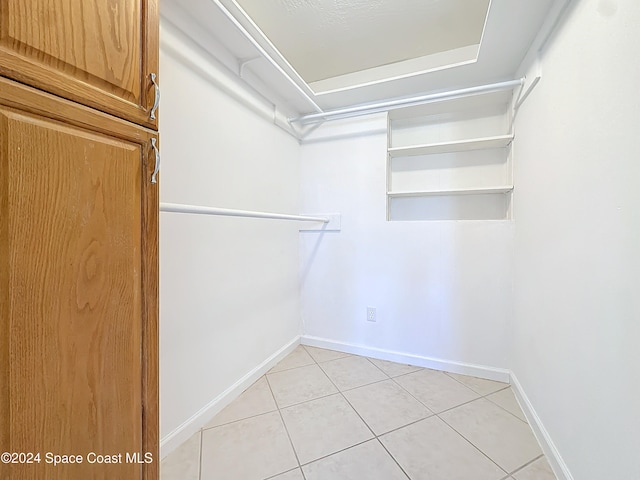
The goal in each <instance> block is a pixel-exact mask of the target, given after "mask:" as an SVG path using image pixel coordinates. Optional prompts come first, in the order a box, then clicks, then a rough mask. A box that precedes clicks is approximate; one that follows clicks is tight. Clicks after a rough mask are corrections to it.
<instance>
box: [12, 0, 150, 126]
mask: <svg viewBox="0 0 640 480" xmlns="http://www.w3.org/2000/svg"><path fill="white" fill-rule="evenodd" d="M157 72H158V6H157V0H102V1H98V0H28V1H25V0H0V74H1V75H3V76H5V77H9V78H13V79H15V80H17V81H19V82H22V83H25V84H28V85H32V86H34V87H36V88H39V89H42V90H45V91H47V92H51V93H54V94H56V95H59V96H62V97H65V98H68V99H70V100H73V101H75V102H79V103H82V104H85V105H88V106H91V107H94V108H97V109H99V110H101V111H104V112H108V113H111V114H113V115H116V116H118V117H121V118H125V119H127V120H130V121H132V122H135V123H138V124H141V125H145V126H148V127H152V128H154V127H157V121H156V120H150V118H149V114H150V109H151V108H152V106H153V103H154V97H155V90H154V87H153V85H152V83H151V81H150V74H151V73H157Z"/></svg>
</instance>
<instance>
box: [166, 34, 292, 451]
mask: <svg viewBox="0 0 640 480" xmlns="http://www.w3.org/2000/svg"><path fill="white" fill-rule="evenodd" d="M161 38H162V48H161V52H160V54H161V55H160V63H161V71H162V79H161V82H162V102H161V112H160V119H161V126H160V127H161V128H160V131H161V147H162V148H161V151H162V171H161V201H162V202H170V203H185V204H195V205H206V206H215V207H225V208H234V209H247V210H258V211H272V212H284V213H298V208H299V204H298V197H299V188H298V162H299V149H300V147H299V144H298V142H297V141H296V140H295V139H294V138H293V137H291V136H289V135H287V134H286V133H284V132H283V131H282V130H280V129H279V128H277V127H276V126H274V125H273V124H270V123H269V122H268V121H266V120H264V119H263V118H260V117H258V116H257V115H256V114H255V113H253V112H252V111H250V110H248V109H247V108H245V107H244V106H242V105H241V104H239V103H237V102H236V101H235V100H233V99H231V98H230V97H229V96H228V94H227V93H225V92H222V91H220V90H219V89H218V88H216V87H215V86H214V84H213V83H211V80H212V79H214V78H216V77H220V78H224V77H225V74H224V72H223V71H222V70H220V67H219V66H218V65H217V64H216V63H215V62H214V61H212V60H211V59H210V58H208V57H207V56H205V55H203V54H202V52H200V51H199V50H198V49H197V48H196V47H194V45H192V44H191V43H189V42H188V41H187V40H185V39H184V38H183V37H182V36H181V35H180V34H179V33H178V32H177V31H176V30H175V29H174V28H173V27H171V25H170V24H168V23H167V22H163V24H162V30H161ZM176 52H177V53H176ZM182 55H184V56H185V57H191V58H194V59H196V60H197V64H198V67H199V72H200V73H201V74H198V73H196V72H195V71H194V69H193V68H191V67H190V66H189V65H187V64H186V63H184V62H183V60H182ZM207 74H208V75H210V76H209V77H208V78H207ZM237 88H238V89H239V90H238V91H240V89H241V87H239V86H238V87H237ZM297 227H298V225H297V224H296V223H295V222H286V221H278V220H264V219H241V218H228V217H205V216H195V215H186V214H175V213H162V214H161V218H160V280H161V287H160V299H161V305H160V335H161V350H160V368H161V436H162V437H163V439H165V440H166V438H167V437H170V436H172V435H176V433H178V434H179V433H180V431H181V428H182V429H185V428H186V430H189V429H192V428H196V427H197V428H199V427H200V426H201V425H195V423H197V421H198V419H197V418H196V419H194V418H192V417H193V416H194V415H200V417H199V418H200V420H201V419H202V418H204V417H206V416H207V415H211V414H212V413H215V411H214V410H215V408H216V406H215V405H211V404H210V402H212V401H214V400H215V399H216V398H219V395H221V394H222V393H223V392H225V391H226V390H227V389H228V388H230V387H231V386H233V385H234V384H235V383H236V382H238V380H239V379H241V378H242V377H243V376H245V375H247V374H248V373H249V372H251V371H252V370H254V369H255V368H256V367H258V366H260V365H261V364H262V363H263V362H265V360H267V359H268V358H269V357H270V356H272V355H273V354H274V353H275V352H277V351H279V350H280V349H281V348H283V346H285V345H287V344H288V343H289V342H292V341H293V340H294V339H296V337H298V336H299V334H300V304H299V283H298V272H299V268H298V267H299V263H298V261H299V257H298V230H297ZM238 393H239V392H238ZM207 406H209V407H210V408H209V411H208V412H203V411H202V410H201V409H203V408H205V407H207ZM223 406H224V405H223ZM219 408H221V407H219ZM189 421H191V424H186V425H185V422H187V423H188V422H189ZM194 422H195V423H194Z"/></svg>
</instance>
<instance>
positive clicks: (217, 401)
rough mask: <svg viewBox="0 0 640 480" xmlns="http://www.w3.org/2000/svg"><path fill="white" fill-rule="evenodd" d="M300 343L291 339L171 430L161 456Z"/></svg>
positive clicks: (187, 436)
mask: <svg viewBox="0 0 640 480" xmlns="http://www.w3.org/2000/svg"><path fill="white" fill-rule="evenodd" d="M298 345H300V337H296V338H294V339H293V340H291V341H290V342H289V343H288V344H286V345H285V346H284V347H282V348H281V349H280V350H278V351H277V352H275V353H274V354H273V355H271V356H270V357H269V358H267V359H266V360H265V361H264V362H262V363H261V364H260V365H258V366H257V367H256V368H254V369H253V370H251V371H250V372H249V373H247V374H246V375H245V376H244V377H242V378H241V379H240V380H238V381H237V382H236V383H234V384H233V385H231V386H230V387H229V388H227V389H226V390H225V391H224V392H222V393H221V394H220V395H218V396H217V397H216V398H214V399H213V400H211V401H210V402H209V403H208V404H206V405H205V406H204V407H202V408H201V409H200V410H199V411H197V412H196V413H194V414H193V415H192V416H191V417H190V418H189V419H187V420H186V421H185V422H184V423H182V425H180V426H179V427H178V428H176V429H175V430H173V431H172V432H170V433H169V434H168V435H165V436H164V437H163V438H162V439H161V440H160V458H164V457H166V456H167V455H169V454H170V453H171V452H173V451H174V450H175V449H176V448H178V447H179V446H180V445H182V444H183V443H184V442H186V441H187V440H188V439H189V438H190V437H191V436H192V435H193V434H194V433H196V432H197V431H198V430H200V429H201V428H202V427H204V426H205V425H206V424H207V423H209V422H210V421H211V420H212V419H213V417H215V416H216V415H217V414H218V413H219V412H220V411H221V410H222V409H223V408H224V407H226V406H227V405H229V404H230V403H231V402H232V401H234V400H235V399H236V398H238V397H239V396H240V394H241V393H242V392H244V391H245V390H246V389H247V388H249V387H250V386H251V385H252V384H253V383H255V382H256V380H258V379H259V378H260V377H261V376H262V375H264V374H265V373H267V372H268V371H269V370H270V369H271V368H273V367H274V366H275V365H276V364H277V363H278V362H279V361H280V360H282V359H283V358H284V357H286V356H287V355H288V354H289V353H291V352H292V351H293V350H294V349H295V348H296V347H297V346H298Z"/></svg>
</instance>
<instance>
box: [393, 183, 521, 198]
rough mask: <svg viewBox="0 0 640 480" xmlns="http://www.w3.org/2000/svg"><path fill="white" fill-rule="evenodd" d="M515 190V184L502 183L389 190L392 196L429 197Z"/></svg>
mask: <svg viewBox="0 0 640 480" xmlns="http://www.w3.org/2000/svg"><path fill="white" fill-rule="evenodd" d="M511 191H513V185H502V186H499V187H486V188H457V189H446V190H421V191H413V192H387V195H389V197H390V198H398V197H429V196H443V195H485V194H496V193H509V192H511Z"/></svg>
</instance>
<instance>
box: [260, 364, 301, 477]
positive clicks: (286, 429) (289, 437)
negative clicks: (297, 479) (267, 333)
mask: <svg viewBox="0 0 640 480" xmlns="http://www.w3.org/2000/svg"><path fill="white" fill-rule="evenodd" d="M264 378H265V380H266V381H267V385H268V386H269V392H271V396H272V397H273V401H274V402H275V404H276V408H277V409H278V415H279V416H280V421H281V422H282V426H283V427H284V431H285V433H286V434H287V438H288V439H289V445H291V450H293V455H294V456H295V457H296V462H297V463H298V468H299V469H300V471H301V472H302V467H301V465H300V458H299V457H298V452H296V447H294V445H293V440H292V439H291V434H290V433H289V429H288V428H287V424H286V422H285V421H284V417H283V416H282V411H281V410H280V406H279V405H278V402H277V401H276V396H275V395H274V394H273V389H272V388H271V383H269V379H268V378H267V376H266V375H265V376H264ZM302 477H303V478H305V477H304V473H302Z"/></svg>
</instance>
